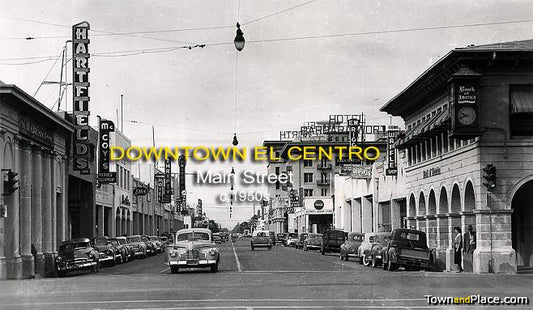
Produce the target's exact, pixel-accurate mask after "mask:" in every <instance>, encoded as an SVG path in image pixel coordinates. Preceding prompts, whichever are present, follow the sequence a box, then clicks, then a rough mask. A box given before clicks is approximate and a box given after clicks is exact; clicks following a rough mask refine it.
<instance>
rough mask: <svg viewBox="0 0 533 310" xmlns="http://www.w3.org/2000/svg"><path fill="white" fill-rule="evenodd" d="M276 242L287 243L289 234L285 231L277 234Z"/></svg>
mask: <svg viewBox="0 0 533 310" xmlns="http://www.w3.org/2000/svg"><path fill="white" fill-rule="evenodd" d="M276 243H281V244H282V245H287V234H284V233H279V234H276Z"/></svg>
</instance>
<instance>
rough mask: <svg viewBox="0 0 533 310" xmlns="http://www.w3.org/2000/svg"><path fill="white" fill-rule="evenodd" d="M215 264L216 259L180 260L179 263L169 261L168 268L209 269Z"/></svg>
mask: <svg viewBox="0 0 533 310" xmlns="http://www.w3.org/2000/svg"><path fill="white" fill-rule="evenodd" d="M216 263H217V261H216V259H200V260H180V261H170V262H169V263H168V265H169V266H179V267H190V268H195V267H198V268H200V267H209V266H211V265H215V264H216Z"/></svg>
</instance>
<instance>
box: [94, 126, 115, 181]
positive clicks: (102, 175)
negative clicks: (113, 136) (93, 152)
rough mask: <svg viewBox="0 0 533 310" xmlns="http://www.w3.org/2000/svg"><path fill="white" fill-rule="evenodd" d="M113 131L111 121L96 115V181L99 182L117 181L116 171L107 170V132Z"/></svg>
mask: <svg viewBox="0 0 533 310" xmlns="http://www.w3.org/2000/svg"><path fill="white" fill-rule="evenodd" d="M114 131H115V124H113V122H112V121H108V120H102V119H100V117H98V182H99V183H101V184H104V183H116V182H117V173H116V172H109V152H110V145H109V144H110V136H109V134H110V133H111V132H114Z"/></svg>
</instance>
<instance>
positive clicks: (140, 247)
mask: <svg viewBox="0 0 533 310" xmlns="http://www.w3.org/2000/svg"><path fill="white" fill-rule="evenodd" d="M127 240H128V243H129V244H131V246H132V247H133V255H134V257H141V258H145V257H146V253H147V251H146V243H144V242H143V241H142V239H141V236H140V235H133V236H128V237H127Z"/></svg>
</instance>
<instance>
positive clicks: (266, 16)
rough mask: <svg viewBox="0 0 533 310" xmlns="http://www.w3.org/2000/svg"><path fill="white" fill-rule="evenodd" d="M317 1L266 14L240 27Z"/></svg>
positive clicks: (312, 0) (313, 0)
mask: <svg viewBox="0 0 533 310" xmlns="http://www.w3.org/2000/svg"><path fill="white" fill-rule="evenodd" d="M316 1H318V0H311V1H307V2H305V3H301V4H298V5H295V6H293V7H290V8H287V9H284V10H281V11H278V12H275V13H272V14H268V15H265V16H262V17H258V18H256V19H252V20H251V21H248V22H245V23H243V24H242V25H243V26H244V25H249V24H251V23H255V22H257V21H260V20H263V19H267V18H269V17H272V16H276V15H278V14H282V13H285V12H288V11H291V10H294V9H296V8H299V7H302V6H305V5H308V4H311V3H313V2H316Z"/></svg>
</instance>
